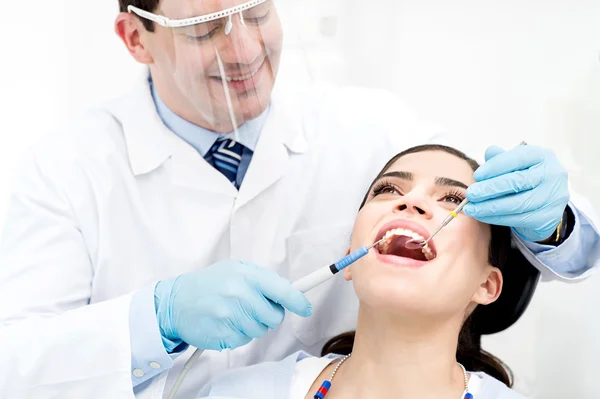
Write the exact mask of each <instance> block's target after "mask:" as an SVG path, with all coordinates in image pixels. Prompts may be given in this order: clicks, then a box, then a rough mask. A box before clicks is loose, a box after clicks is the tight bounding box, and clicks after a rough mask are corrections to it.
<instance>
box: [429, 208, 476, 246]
mask: <svg viewBox="0 0 600 399" xmlns="http://www.w3.org/2000/svg"><path fill="white" fill-rule="evenodd" d="M468 203H469V200H468V199H466V198H465V199H464V200H462V202H461V203H460V204H458V206H457V207H456V208H454V210H453V211H450V214H449V215H448V216H446V218H445V219H444V221H443V222H442V224H441V225H440V227H438V229H437V230H436V231H435V233H433V234H432V235H431V236H429V238H428V239H427V240H425V242H426V243H427V242H429V240H431V239H432V238H433V236H435V235H436V234H437V233H439V232H440V230H441V229H443V228H444V227H446V226H447V225H448V224H449V223H450V222H451V221H452V220H454V218H455V217H457V216H458V214H459V213H460V211H462V210H463V208H464V207H465V205H467V204H468Z"/></svg>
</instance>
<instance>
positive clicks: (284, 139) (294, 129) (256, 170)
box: [236, 94, 307, 208]
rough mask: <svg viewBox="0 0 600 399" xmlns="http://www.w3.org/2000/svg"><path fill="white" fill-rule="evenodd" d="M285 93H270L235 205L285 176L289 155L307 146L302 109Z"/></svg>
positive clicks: (297, 152)
mask: <svg viewBox="0 0 600 399" xmlns="http://www.w3.org/2000/svg"><path fill="white" fill-rule="evenodd" d="M286 100H287V98H286V97H284V96H277V95H275V94H274V95H273V100H272V102H271V108H270V111H269V116H268V118H267V120H266V122H265V125H264V127H263V129H262V132H261V135H260V139H259V141H258V144H257V146H256V149H255V151H254V155H253V156H252V161H251V162H250V167H249V168H248V172H247V173H246V176H245V177H244V181H243V183H242V186H241V187H240V193H239V196H238V200H237V202H236V208H240V207H242V206H243V205H245V204H246V203H248V202H249V201H251V200H252V199H254V198H256V197H257V196H259V195H260V194H261V193H262V192H264V191H265V190H267V189H268V188H269V187H271V186H272V185H273V184H275V183H276V182H277V181H279V180H280V179H281V178H282V177H283V176H285V174H286V171H287V168H288V164H289V161H290V156H294V155H295V154H301V153H303V152H304V151H306V149H307V142H306V139H305V137H304V135H303V132H302V125H301V119H302V118H301V112H300V110H299V109H294V107H292V106H291V104H290V103H289V101H286Z"/></svg>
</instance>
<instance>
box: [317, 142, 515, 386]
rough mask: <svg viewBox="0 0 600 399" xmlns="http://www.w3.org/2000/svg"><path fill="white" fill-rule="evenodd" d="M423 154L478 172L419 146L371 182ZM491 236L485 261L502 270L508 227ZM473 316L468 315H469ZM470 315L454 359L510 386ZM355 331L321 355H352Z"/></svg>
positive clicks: (504, 370) (498, 228)
mask: <svg viewBox="0 0 600 399" xmlns="http://www.w3.org/2000/svg"><path fill="white" fill-rule="evenodd" d="M424 151H443V152H446V153H448V154H452V155H454V156H456V157H458V158H460V159H463V160H464V161H466V162H467V163H468V164H469V165H470V166H471V168H472V169H473V171H475V170H477V168H478V167H479V164H478V163H477V162H476V161H474V160H473V159H471V158H469V157H467V156H466V155H465V154H464V153H462V152H460V151H458V150H456V149H454V148H451V147H446V146H443V145H422V146H418V147H412V148H409V149H408V150H406V151H403V152H401V153H399V154H397V155H396V156H395V157H393V158H392V159H391V160H390V161H389V162H388V163H387V164H386V165H385V167H384V168H383V169H382V170H381V172H379V175H377V177H376V178H375V180H374V181H373V182H376V181H377V180H378V179H379V178H380V177H381V176H382V175H383V174H384V173H386V171H387V170H388V169H389V168H390V166H392V165H393V164H394V163H395V162H396V161H397V160H398V159H399V158H402V157H403V156H405V155H408V154H414V153H419V152H424ZM372 186H373V184H371V187H369V190H368V191H367V194H366V195H365V198H364V199H363V202H362V204H361V205H360V208H362V207H363V206H364V205H365V203H366V202H367V199H368V197H369V193H370V192H371V188H372ZM491 230H492V237H491V242H490V247H489V255H488V262H489V263H490V265H492V266H495V267H497V268H499V269H500V270H503V269H504V267H505V264H506V261H507V258H508V254H509V251H510V249H511V247H510V228H508V227H504V226H491ZM472 315H473V313H472V314H471V316H472ZM471 316H469V317H468V318H467V320H466V321H465V323H464V324H463V326H462V329H461V330H460V334H459V336H458V348H457V351H456V360H457V361H458V362H460V363H461V364H462V365H463V366H465V368H466V369H467V370H470V371H483V372H484V373H486V374H488V375H491V376H492V377H494V378H496V379H497V380H499V381H502V382H503V383H504V384H506V385H507V386H508V387H512V384H513V375H512V372H511V370H510V368H509V367H508V366H507V365H506V364H504V363H503V362H502V361H501V360H500V359H498V358H497V357H495V356H493V355H492V354H490V353H488V352H486V351H484V350H483V349H481V334H480V333H478V332H477V331H474V330H473V329H472V328H471V318H472V317H471ZM354 334H355V333H354V331H352V332H347V333H344V334H340V335H338V336H336V337H334V338H332V339H331V340H329V342H327V343H326V344H325V346H324V347H323V350H322V355H323V356H324V355H326V354H328V353H336V354H340V355H347V354H349V353H350V352H352V347H353V345H354Z"/></svg>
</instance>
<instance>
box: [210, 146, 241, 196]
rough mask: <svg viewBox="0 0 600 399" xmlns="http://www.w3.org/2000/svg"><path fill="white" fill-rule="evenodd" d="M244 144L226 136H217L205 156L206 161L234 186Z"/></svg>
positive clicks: (236, 185)
mask: <svg viewBox="0 0 600 399" xmlns="http://www.w3.org/2000/svg"><path fill="white" fill-rule="evenodd" d="M243 151H244V146H243V145H241V144H240V143H238V142H236V141H234V140H231V139H226V138H219V139H218V140H217V141H216V142H215V144H213V146H212V147H211V148H210V150H209V151H208V153H207V154H206V156H205V159H206V161H207V162H208V163H209V164H211V165H212V166H214V168H215V169H216V170H218V171H219V172H221V173H222V174H223V175H224V176H225V177H226V178H227V179H228V180H229V181H230V182H231V183H232V184H233V185H234V186H235V187H236V188H239V186H238V184H237V182H236V178H237V173H238V169H239V167H240V162H241V161H242V152H243Z"/></svg>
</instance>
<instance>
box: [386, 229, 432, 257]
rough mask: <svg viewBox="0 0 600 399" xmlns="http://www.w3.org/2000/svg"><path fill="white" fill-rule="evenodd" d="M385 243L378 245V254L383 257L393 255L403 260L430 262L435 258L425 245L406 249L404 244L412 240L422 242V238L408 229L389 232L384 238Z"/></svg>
mask: <svg viewBox="0 0 600 399" xmlns="http://www.w3.org/2000/svg"><path fill="white" fill-rule="evenodd" d="M384 238H385V241H383V242H382V243H381V244H379V248H378V249H379V252H380V253H382V254H384V255H395V256H401V257H404V258H411V259H415V260H423V261H427V260H432V259H433V258H435V253H434V252H433V251H432V249H431V248H430V247H429V245H425V246H424V247H422V248H418V249H408V248H406V243H407V242H408V241H409V240H412V239H418V240H424V238H423V237H422V236H421V235H420V234H417V233H415V232H414V231H411V230H408V229H402V228H398V229H392V230H389V231H388V232H387V233H386V234H385V236H384Z"/></svg>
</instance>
